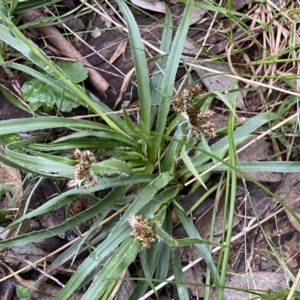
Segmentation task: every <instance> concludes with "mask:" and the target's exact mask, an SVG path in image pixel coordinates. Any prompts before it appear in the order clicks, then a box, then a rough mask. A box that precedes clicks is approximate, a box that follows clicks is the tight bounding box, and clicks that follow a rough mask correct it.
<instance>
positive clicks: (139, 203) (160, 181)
mask: <svg viewBox="0 0 300 300" xmlns="http://www.w3.org/2000/svg"><path fill="white" fill-rule="evenodd" d="M172 179H173V177H172V176H170V175H169V174H167V173H163V174H160V175H159V176H157V177H156V178H155V179H154V180H153V181H151V182H149V184H148V185H147V186H146V187H145V188H144V189H143V190H142V191H140V192H139V194H138V196H137V197H136V199H135V200H134V201H133V203H132V204H131V205H130V206H129V207H128V208H127V210H126V212H125V213H124V214H123V216H122V218H121V219H120V221H119V222H118V224H117V226H116V228H115V230H113V231H112V233H111V235H113V234H114V231H117V230H119V228H121V227H122V226H124V223H126V222H127V220H128V217H129V215H136V214H139V213H140V211H141V210H142V209H143V208H144V207H145V206H146V205H147V204H148V203H149V202H151V200H153V202H154V201H155V200H154V196H155V195H156V193H157V192H158V191H159V190H160V189H162V188H163V187H164V186H166V185H167V184H168V183H169V182H170V181H171V180H172ZM159 205H162V203H161V202H160V203H159ZM151 212H152V210H151V211H149V210H148V212H145V215H144V216H145V217H147V216H149V214H150V213H151Z"/></svg>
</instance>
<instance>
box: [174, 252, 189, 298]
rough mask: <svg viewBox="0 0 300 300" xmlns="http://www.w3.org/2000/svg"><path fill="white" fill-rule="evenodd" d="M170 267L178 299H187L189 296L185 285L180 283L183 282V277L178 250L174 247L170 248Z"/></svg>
mask: <svg viewBox="0 0 300 300" xmlns="http://www.w3.org/2000/svg"><path fill="white" fill-rule="evenodd" d="M172 267H173V273H174V277H175V282H176V288H177V292H178V296H179V299H180V300H189V299H190V298H189V293H188V290H187V286H186V285H185V284H182V283H183V282H185V279H184V276H183V272H182V265H181V261H180V257H179V254H178V250H177V249H176V248H173V249H172Z"/></svg>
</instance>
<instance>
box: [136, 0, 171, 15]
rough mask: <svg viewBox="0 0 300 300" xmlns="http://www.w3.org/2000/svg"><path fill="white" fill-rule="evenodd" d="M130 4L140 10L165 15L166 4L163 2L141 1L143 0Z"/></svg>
mask: <svg viewBox="0 0 300 300" xmlns="http://www.w3.org/2000/svg"><path fill="white" fill-rule="evenodd" d="M131 2H132V3H133V4H134V5H136V6H138V7H141V8H144V9H147V10H151V11H156V12H161V13H165V11H166V3H164V2H163V1H143V0H131Z"/></svg>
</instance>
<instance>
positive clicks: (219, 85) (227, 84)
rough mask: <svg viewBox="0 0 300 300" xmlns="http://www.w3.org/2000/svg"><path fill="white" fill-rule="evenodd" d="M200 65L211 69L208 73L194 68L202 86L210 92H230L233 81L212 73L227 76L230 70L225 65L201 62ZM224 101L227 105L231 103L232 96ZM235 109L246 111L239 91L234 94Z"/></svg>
mask: <svg viewBox="0 0 300 300" xmlns="http://www.w3.org/2000/svg"><path fill="white" fill-rule="evenodd" d="M201 65H203V66H204V67H206V68H209V69H211V71H208V70H204V69H200V68H195V71H196V72H197V74H198V75H199V77H200V78H201V80H202V82H203V84H204V85H205V86H206V88H207V89H208V90H209V91H210V92H213V91H216V90H225V91H230V90H232V88H233V87H234V85H235V79H233V78H231V77H229V76H226V75H222V74H217V73H215V72H214V71H213V70H216V71H222V72H224V74H227V73H229V72H230V69H229V67H228V66H227V65H224V64H223V63H221V62H203V63H202V64H201ZM226 99H227V101H228V102H229V103H231V102H232V94H229V95H228V96H226ZM236 107H238V108H241V109H246V106H245V103H244V100H243V96H242V93H241V92H240V91H237V92H236Z"/></svg>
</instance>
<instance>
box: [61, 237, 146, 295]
mask: <svg viewBox="0 0 300 300" xmlns="http://www.w3.org/2000/svg"><path fill="white" fill-rule="evenodd" d="M140 248H141V244H140V242H139V241H138V240H137V239H134V238H133V237H128V238H127V239H126V240H125V241H124V243H123V244H122V245H121V246H120V247H119V248H118V250H117V251H116V253H115V254H114V255H113V256H112V258H111V259H110V260H109V261H108V263H107V264H106V265H105V266H104V268H103V269H102V270H101V271H100V273H99V275H98V276H97V277H96V278H95V280H94V281H93V283H92V285H91V286H90V288H89V289H88V290H87V292H86V293H85V294H84V296H83V297H82V300H98V299H101V296H102V295H103V294H104V293H105V291H106V289H107V288H108V287H109V285H111V284H112V282H117V280H118V278H119V275H120V274H121V272H122V271H123V270H125V269H126V268H127V267H128V266H129V264H130V263H131V262H132V261H133V260H134V259H135V257H136V255H137V254H138V252H139V250H140ZM64 299H67V298H61V297H59V296H58V298H57V300H64Z"/></svg>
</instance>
